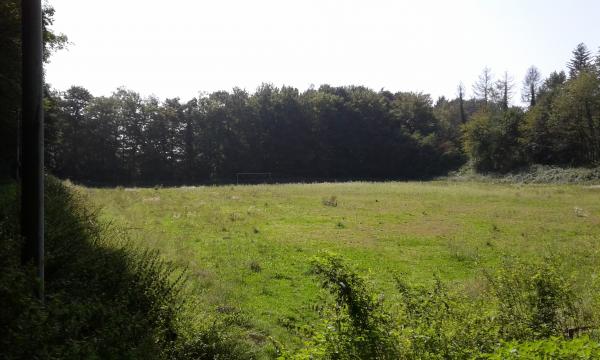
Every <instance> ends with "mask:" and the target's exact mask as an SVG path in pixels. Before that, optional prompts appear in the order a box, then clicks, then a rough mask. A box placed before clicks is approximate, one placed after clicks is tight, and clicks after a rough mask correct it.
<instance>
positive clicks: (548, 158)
mask: <svg viewBox="0 0 600 360" xmlns="http://www.w3.org/2000/svg"><path fill="white" fill-rule="evenodd" d="M567 67H568V75H567V74H566V73H565V72H564V71H554V72H552V73H551V74H550V75H549V76H548V77H547V78H545V79H543V78H542V76H541V74H540V73H539V71H538V70H537V69H536V68H535V67H531V68H530V69H529V70H528V71H527V74H526V76H525V79H524V81H523V90H522V100H523V101H525V102H527V103H528V106H527V107H526V108H520V107H512V108H509V107H507V106H506V98H507V97H506V95H501V96H500V99H501V100H500V101H499V102H498V101H492V103H491V104H487V105H486V104H484V106H483V107H481V108H480V109H479V110H478V111H477V112H475V113H474V114H473V115H472V116H471V118H470V119H469V121H468V122H467V123H466V124H465V125H464V126H463V145H464V146H463V148H464V150H465V153H466V154H467V156H468V157H469V159H471V161H472V163H473V164H474V165H475V167H476V169H478V170H480V171H494V172H508V171H511V170H514V169H518V168H519V167H522V166H526V165H530V164H546V165H559V166H597V165H599V164H600V52H599V53H598V55H597V56H596V57H594V56H593V55H592V53H591V52H590V51H589V50H588V48H587V47H586V46H585V44H579V45H578V46H577V47H576V48H575V50H573V54H572V58H571V60H570V61H569V63H568V65H567ZM486 72H487V71H484V75H485V73H486ZM484 75H482V76H481V77H480V79H479V81H478V83H477V84H476V86H475V88H476V89H477V90H479V89H487V90H486V91H488V93H491V94H493V93H494V90H495V89H493V88H492V87H490V86H488V85H487V83H486V82H485V81H484V80H485V76H484ZM501 84H505V86H501V88H503V89H508V88H510V83H509V82H501ZM506 84H508V85H506ZM496 93H497V91H496ZM506 93H507V91H506V90H505V91H504V93H501V94H506ZM508 93H510V91H508ZM499 105H500V106H499Z"/></svg>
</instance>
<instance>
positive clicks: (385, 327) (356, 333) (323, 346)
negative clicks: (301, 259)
mask: <svg viewBox="0 0 600 360" xmlns="http://www.w3.org/2000/svg"><path fill="white" fill-rule="evenodd" d="M312 271H313V273H314V274H315V275H318V276H319V277H320V278H321V280H322V282H321V285H322V286H323V288H324V289H327V290H328V291H329V292H330V293H331V294H332V295H333V296H334V298H335V305H334V306H333V307H332V308H328V309H326V310H325V313H324V319H323V323H322V324H320V326H319V327H318V328H315V329H313V336H312V341H311V342H310V343H309V346H308V347H307V348H305V349H304V350H302V351H300V352H299V353H298V354H295V355H294V357H295V358H324V359H397V358H398V356H399V354H400V352H399V348H398V346H399V342H398V338H397V333H396V332H395V326H394V325H393V321H392V319H391V317H390V315H389V314H388V313H386V312H385V311H384V309H383V307H382V302H381V301H380V300H378V299H377V298H376V297H375V296H373V295H372V293H371V291H370V289H369V287H368V285H367V283H366V281H365V280H364V279H363V278H362V277H360V276H359V275H357V274H356V273H355V272H354V271H352V270H351V269H350V268H349V267H348V266H347V265H346V264H344V262H343V261H342V259H341V258H339V257H338V256H336V255H332V254H324V255H322V256H319V257H316V258H315V259H314V260H313V262H312Z"/></svg>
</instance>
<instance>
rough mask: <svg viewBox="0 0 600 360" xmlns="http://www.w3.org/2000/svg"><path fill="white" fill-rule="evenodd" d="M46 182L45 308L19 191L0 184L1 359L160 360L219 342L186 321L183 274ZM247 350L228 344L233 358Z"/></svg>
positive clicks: (71, 195) (56, 184)
mask: <svg viewBox="0 0 600 360" xmlns="http://www.w3.org/2000/svg"><path fill="white" fill-rule="evenodd" d="M46 184H47V186H46V199H45V200H46V268H45V270H46V299H45V305H44V306H42V305H41V304H40V303H39V301H38V300H37V299H35V298H34V297H33V296H32V294H33V291H32V289H33V288H34V284H35V279H34V276H33V271H32V270H33V269H31V268H24V267H22V266H21V265H20V261H19V259H20V256H19V252H20V247H21V239H20V238H19V236H18V221H17V216H16V214H17V211H16V187H15V186H12V185H9V186H3V187H0V262H1V264H2V269H3V271H2V272H0V323H1V324H2V326H1V327H0V348H1V349H2V356H3V358H6V359H16V358H47V359H71V358H86V359H88V358H144V359H162V358H173V357H177V354H178V353H179V352H180V351H184V352H190V351H191V350H190V349H200V348H202V347H206V346H212V345H214V344H216V343H218V342H219V341H220V339H221V337H220V335H218V334H212V333H197V332H190V330H189V329H186V328H184V326H183V324H184V323H183V322H181V321H180V319H181V318H184V317H186V316H187V315H188V313H186V312H185V311H187V310H186V309H188V308H189V307H188V306H187V305H186V304H185V303H184V301H183V297H182V294H181V292H182V290H183V272H182V271H180V270H178V269H177V268H176V267H174V266H173V265H172V264H170V263H168V262H165V261H163V260H162V259H161V258H160V256H159V254H158V253H157V252H155V251H144V250H141V249H136V248H135V247H133V246H132V245H131V244H130V243H129V242H128V241H127V238H126V236H125V235H124V234H123V233H122V232H120V231H118V229H115V228H111V227H110V226H106V225H104V224H102V223H101V222H99V221H98V220H97V216H96V214H95V213H94V212H93V211H90V208H89V207H88V205H87V204H86V203H85V201H84V200H83V199H82V198H81V196H80V195H78V194H77V193H76V192H74V191H73V190H71V189H68V188H67V187H65V186H64V185H63V184H61V183H60V182H58V181H56V180H54V179H52V178H48V180H47V182H46ZM202 341H213V343H212V345H211V343H201V342H202ZM240 347H241V346H238V347H233V346H228V348H229V349H231V352H229V355H230V356H233V355H232V354H234V351H238V349H240ZM197 353H199V352H198V351H197ZM243 354H244V352H243V351H241V350H240V352H239V354H236V355H240V356H239V357H243ZM198 358H202V357H198ZM205 358H212V357H210V356H208V357H205Z"/></svg>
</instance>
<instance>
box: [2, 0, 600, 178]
mask: <svg viewBox="0 0 600 360" xmlns="http://www.w3.org/2000/svg"><path fill="white" fill-rule="evenodd" d="M18 9H19V6H18V2H17V1H15V0H10V1H7V2H6V3H3V4H2V5H0V18H2V20H3V24H4V25H3V26H2V27H0V32H1V34H0V35H1V37H2V39H4V40H6V41H2V42H0V50H1V51H2V53H3V54H7V56H3V57H0V62H1V63H0V65H2V66H0V93H1V95H2V96H0V105H1V106H0V122H1V123H0V125H1V126H2V131H1V132H0V146H1V148H2V149H1V150H2V154H1V157H0V170H1V172H2V173H3V174H8V173H11V172H12V173H13V174H14V173H15V172H16V171H15V170H16V169H17V168H18V150H17V149H18V141H17V139H18V132H19V126H18V122H19V116H20V55H19V54H20V50H19V49H20V45H19V44H20V43H19V41H20V38H19V36H20V27H19V17H18V11H19V10H18ZM52 15H53V10H52V8H51V7H46V9H45V11H44V26H45V32H44V40H45V45H46V55H47V56H48V55H49V54H50V53H51V52H52V51H53V50H55V49H60V48H61V47H63V46H64V45H65V44H66V37H65V36H64V35H61V34H55V33H53V32H51V31H49V30H48V27H49V26H50V25H51V24H52ZM567 65H568V66H567V68H568V69H567V70H568V71H567V72H566V73H565V72H564V71H555V72H553V73H551V74H550V75H549V76H548V77H547V78H544V77H543V76H542V75H541V73H540V71H539V70H538V69H536V68H535V67H533V66H532V67H531V68H530V69H529V70H528V71H527V73H526V74H525V77H524V80H523V82H522V90H521V100H522V101H523V102H524V103H525V104H526V106H515V105H513V104H514V103H515V102H516V101H515V100H516V99H515V93H516V91H515V90H516V89H515V88H516V82H515V81H514V79H513V78H512V77H511V76H510V75H509V74H507V73H504V74H502V75H501V76H499V78H497V79H494V76H493V74H492V71H491V70H490V69H488V68H485V69H484V70H483V71H482V73H481V75H480V77H479V79H478V80H477V81H476V83H475V84H473V86H472V96H471V97H470V98H467V95H466V93H467V91H466V88H465V86H464V85H462V84H461V85H460V86H459V87H458V89H457V94H456V97H455V98H454V99H448V98H445V97H441V98H439V99H437V100H436V101H434V100H433V99H432V98H431V97H430V96H429V95H427V94H423V93H413V92H395V93H392V92H390V91H387V90H383V89H382V90H380V91H375V90H372V89H369V88H366V87H362V86H341V87H334V86H329V85H322V86H320V87H318V88H310V89H307V90H305V91H300V90H298V89H296V88H293V87H288V86H283V87H280V88H279V87H275V86H273V85H270V84H263V85H261V86H260V87H259V88H258V89H256V91H255V92H253V93H250V92H248V91H246V90H243V89H239V88H234V89H233V90H231V91H217V92H213V93H210V94H208V93H205V94H201V95H199V96H197V97H196V98H193V99H191V100H189V101H181V100H180V99H178V98H173V99H165V100H161V99H158V98H156V97H153V96H150V97H142V96H141V95H140V94H139V93H137V92H135V91H132V90H129V89H125V88H120V89H117V90H116V91H115V92H114V93H113V94H111V95H110V96H93V95H92V94H91V93H90V92H89V91H88V90H86V89H85V88H83V87H78V86H74V87H71V88H70V89H68V90H66V91H57V90H55V89H52V88H51V87H49V86H46V89H45V130H46V154H45V156H46V166H47V170H48V171H49V172H51V173H53V174H55V175H57V176H59V177H61V178H68V179H72V180H74V181H77V182H84V183H89V184H97V185H118V184H121V185H136V184H137V185H154V184H168V185H175V184H198V183H213V182H227V181H233V180H234V179H235V175H236V173H239V172H270V173H272V175H273V178H274V179H275V180H282V181H286V180H290V181H302V180H305V181H311V180H349V179H369V180H391V179H428V178H432V177H435V176H439V175H444V174H446V173H448V172H449V171H451V170H455V169H457V168H459V167H460V166H462V165H464V164H465V163H467V162H469V163H471V164H473V166H474V167H475V168H476V169H477V170H479V171H492V172H508V171H512V170H515V169H519V168H520V167H523V166H527V165H529V164H534V163H540V164H548V165H561V166H595V165H598V163H599V161H600V54H597V55H594V54H592V52H591V51H589V50H588V49H587V47H586V46H585V45H584V44H579V45H578V46H577V47H576V49H575V50H574V51H573V55H572V59H571V61H569V63H568V64H567Z"/></svg>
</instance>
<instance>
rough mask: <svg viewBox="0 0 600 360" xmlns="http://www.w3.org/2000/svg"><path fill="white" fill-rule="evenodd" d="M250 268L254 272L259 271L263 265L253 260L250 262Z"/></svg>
mask: <svg viewBox="0 0 600 360" xmlns="http://www.w3.org/2000/svg"><path fill="white" fill-rule="evenodd" d="M250 270H252V272H255V273H259V272H261V271H262V267H261V266H260V264H259V263H258V262H256V261H251V262H250Z"/></svg>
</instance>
